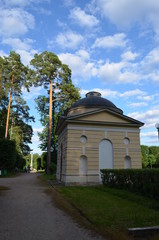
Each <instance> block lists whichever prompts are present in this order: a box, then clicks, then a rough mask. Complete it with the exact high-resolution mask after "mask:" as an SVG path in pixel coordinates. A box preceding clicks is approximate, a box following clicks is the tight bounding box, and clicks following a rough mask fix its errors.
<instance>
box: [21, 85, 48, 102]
mask: <svg viewBox="0 0 159 240" xmlns="http://www.w3.org/2000/svg"><path fill="white" fill-rule="evenodd" d="M43 89H44V88H43V86H39V87H31V88H30V92H28V91H27V90H26V89H23V90H22V91H23V97H24V99H25V100H30V99H34V98H36V97H37V96H39V95H41V92H42V90H43Z"/></svg>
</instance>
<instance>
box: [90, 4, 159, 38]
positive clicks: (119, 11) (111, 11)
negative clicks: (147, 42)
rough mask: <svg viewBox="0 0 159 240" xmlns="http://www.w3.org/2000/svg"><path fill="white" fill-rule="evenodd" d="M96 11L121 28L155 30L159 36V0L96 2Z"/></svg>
mask: <svg viewBox="0 0 159 240" xmlns="http://www.w3.org/2000/svg"><path fill="white" fill-rule="evenodd" d="M94 3H95V6H96V10H97V11H100V13H101V14H102V16H105V17H106V18H108V19H109V20H110V21H111V22H112V23H114V24H115V25H116V26H117V27H119V28H128V27H131V26H132V24H135V23H138V25H140V26H142V27H144V28H146V27H148V28H153V30H154V31H155V32H156V33H157V34H159V26H158V22H159V14H158V11H159V1H158V0H153V1H149V0H146V1H145V0H140V1H138V0H129V1H127V0H118V1H116V0H94V1H92V5H93V4H94ZM92 8H93V7H92Z"/></svg>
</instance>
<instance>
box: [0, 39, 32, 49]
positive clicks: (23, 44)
mask: <svg viewBox="0 0 159 240" xmlns="http://www.w3.org/2000/svg"><path fill="white" fill-rule="evenodd" d="M34 42H35V41H34V40H32V39H30V38H26V39H24V40H23V41H22V40H20V39H19V38H5V39H3V40H2V43H3V44H8V45H10V46H11V47H12V48H13V49H14V50H16V49H23V50H30V49H31V45H32V44H33V43H34Z"/></svg>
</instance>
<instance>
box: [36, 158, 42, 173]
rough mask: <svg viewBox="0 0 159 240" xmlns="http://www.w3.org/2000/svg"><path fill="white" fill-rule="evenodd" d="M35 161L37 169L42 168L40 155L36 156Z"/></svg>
mask: <svg viewBox="0 0 159 240" xmlns="http://www.w3.org/2000/svg"><path fill="white" fill-rule="evenodd" d="M36 161H37V168H36V169H37V170H40V169H42V166H41V158H40V157H38V158H37V159H36Z"/></svg>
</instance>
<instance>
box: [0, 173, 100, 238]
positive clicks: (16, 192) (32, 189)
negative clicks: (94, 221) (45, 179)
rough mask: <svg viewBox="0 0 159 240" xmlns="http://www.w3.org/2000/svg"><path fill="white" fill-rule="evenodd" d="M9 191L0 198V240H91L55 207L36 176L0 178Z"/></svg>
mask: <svg viewBox="0 0 159 240" xmlns="http://www.w3.org/2000/svg"><path fill="white" fill-rule="evenodd" d="M0 185H1V186H6V187H9V189H10V190H5V191H2V194H1V195H0V240H91V239H92V240H93V239H102V238H100V237H94V236H93V235H91V233H90V232H89V231H88V230H86V229H82V228H81V227H79V226H78V224H76V223H75V222H73V221H72V219H71V218H70V217H69V216H67V215H66V214H65V213H63V212H62V211H61V210H59V209H58V208H56V207H55V206H54V205H53V203H52V201H51V197H50V196H48V195H46V194H45V193H44V190H45V189H46V187H45V186H41V185H40V183H39V180H38V179H37V174H21V175H20V176H19V177H16V178H0Z"/></svg>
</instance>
